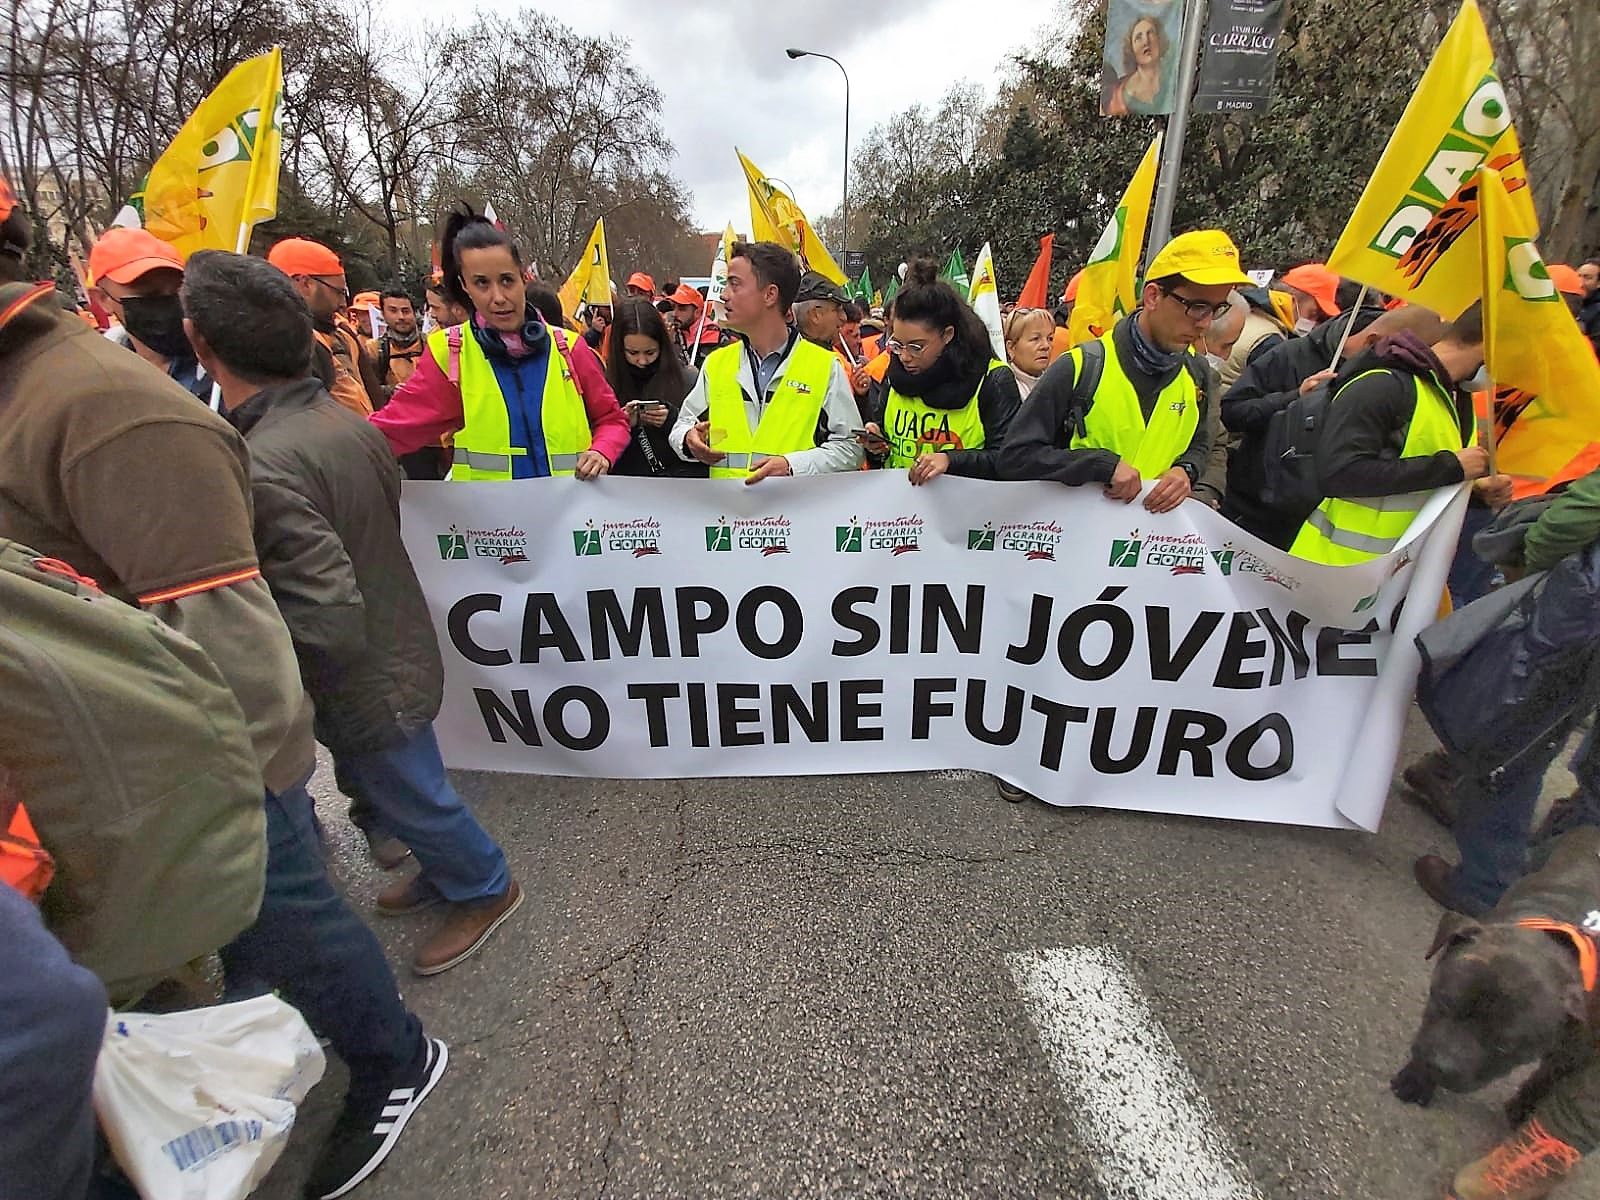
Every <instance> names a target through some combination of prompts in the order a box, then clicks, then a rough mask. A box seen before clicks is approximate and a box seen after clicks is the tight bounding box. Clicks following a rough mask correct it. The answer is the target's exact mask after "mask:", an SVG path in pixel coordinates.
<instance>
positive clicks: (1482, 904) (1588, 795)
mask: <svg viewBox="0 0 1600 1200" xmlns="http://www.w3.org/2000/svg"><path fill="white" fill-rule="evenodd" d="M1576 719H1577V718H1574V720H1575V721H1576ZM1571 732H1572V726H1571V725H1570V724H1568V725H1563V726H1562V727H1561V729H1560V730H1559V731H1558V732H1555V733H1552V734H1550V735H1549V736H1548V737H1546V738H1545V739H1544V740H1543V741H1541V742H1540V743H1538V744H1537V745H1536V746H1534V747H1533V748H1532V749H1530V750H1528V752H1527V753H1525V754H1524V755H1522V757H1521V758H1518V759H1516V760H1515V761H1513V762H1511V763H1509V764H1507V765H1506V766H1505V767H1504V768H1503V769H1502V771H1501V773H1500V775H1499V777H1498V778H1495V779H1491V780H1490V781H1489V782H1488V783H1487V784H1485V783H1482V782H1479V781H1476V780H1468V781H1465V782H1463V783H1462V785H1461V787H1462V796H1461V810H1460V812H1459V813H1458V814H1457V816H1456V823H1455V831H1454V832H1455V837H1456V847H1457V848H1458V849H1459V850H1460V851H1461V864H1460V865H1459V866H1458V867H1456V869H1455V871H1454V872H1452V874H1451V878H1450V883H1451V888H1452V890H1453V891H1454V892H1455V894H1456V897H1457V899H1459V900H1460V901H1461V902H1462V907H1463V908H1466V909H1469V910H1470V911H1472V912H1473V914H1474V915H1479V914H1480V913H1482V912H1487V911H1488V910H1489V909H1491V908H1493V907H1494V906H1495V904H1496V903H1498V902H1499V900H1500V897H1501V895H1502V894H1503V893H1504V892H1505V890H1506V889H1507V888H1508V887H1510V886H1511V885H1512V884H1513V883H1515V882H1516V881H1517V880H1518V879H1520V878H1522V875H1523V872H1524V870H1525V869H1526V864H1527V857H1528V825H1529V823H1530V822H1531V821H1532V820H1533V813H1534V810H1535V809H1536V808H1537V807H1538V805H1539V793H1540V791H1541V790H1542V789H1543V786H1544V777H1545V772H1547V771H1548V770H1549V769H1550V765H1551V764H1552V763H1554V762H1555V760H1556V757H1557V756H1558V755H1559V754H1560V753H1561V748H1562V747H1563V746H1565V745H1566V743H1567V735H1568V734H1569V733H1571ZM1595 746H1596V742H1595V739H1594V738H1592V737H1589V738H1585V739H1584V742H1583V746H1582V747H1581V748H1580V749H1579V752H1578V754H1577V755H1575V756H1574V758H1573V763H1572V770H1573V773H1574V774H1576V775H1577V777H1578V791H1579V795H1580V797H1581V800H1582V806H1583V808H1584V809H1585V810H1586V811H1587V812H1588V813H1589V814H1591V817H1590V819H1591V821H1593V822H1594V823H1600V754H1597V753H1596V752H1595Z"/></svg>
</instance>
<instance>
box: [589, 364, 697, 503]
mask: <svg viewBox="0 0 1600 1200" xmlns="http://www.w3.org/2000/svg"><path fill="white" fill-rule="evenodd" d="M679 370H680V371H682V372H683V380H684V384H683V387H681V388H675V387H670V386H668V384H667V380H666V378H665V376H664V375H663V373H662V371H661V370H660V368H659V367H658V368H657V370H656V372H655V374H653V375H651V376H650V378H649V379H647V380H646V381H645V383H644V385H643V386H642V387H641V386H637V385H635V384H634V382H633V380H631V379H628V380H617V379H611V378H610V374H611V373H610V372H609V371H607V372H606V376H607V379H608V380H609V381H610V383H611V387H612V389H613V390H614V391H615V392H616V393H617V403H618V404H619V405H626V404H627V402H628V401H629V400H659V401H661V402H662V403H663V404H665V405H666V406H667V423H666V424H665V425H661V426H651V425H646V424H645V423H644V422H643V421H638V422H636V423H635V424H634V426H633V428H632V429H631V430H629V438H628V447H627V449H625V450H624V451H623V452H622V455H621V457H620V458H618V459H617V465H616V466H615V467H613V468H612V469H611V473H612V474H613V475H631V476H636V477H639V478H650V477H652V476H655V477H672V478H681V479H704V478H706V476H708V475H709V474H710V473H711V468H710V467H708V466H706V465H705V463H701V462H685V461H684V460H683V459H681V458H679V457H678V452H677V451H676V450H674V449H673V448H672V446H671V444H670V443H669V442H668V441H667V434H669V433H671V432H672V426H673V424H674V423H676V421H677V420H678V410H679V409H681V408H682V407H683V398H684V397H685V396H687V395H688V394H689V389H690V388H692V387H694V383H695V380H696V379H697V378H698V377H699V374H700V372H699V371H698V370H696V369H695V368H694V367H691V366H689V365H688V364H687V363H684V364H682V365H680V367H679ZM623 411H624V412H626V411H627V409H626V408H624V409H623Z"/></svg>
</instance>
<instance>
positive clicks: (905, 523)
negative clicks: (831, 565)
mask: <svg viewBox="0 0 1600 1200" xmlns="http://www.w3.org/2000/svg"><path fill="white" fill-rule="evenodd" d="M833 548H834V551H835V552H836V553H839V554H862V553H867V552H870V551H875V550H881V551H886V552H888V553H889V554H891V555H897V556H898V555H901V554H910V553H912V552H913V551H916V550H921V549H922V518H921V517H919V516H917V515H916V514H914V513H913V514H912V515H911V516H909V517H887V518H874V517H869V518H868V519H867V520H865V521H863V520H861V519H860V518H859V517H851V518H850V523H849V524H848V525H835V526H834V527H833Z"/></svg>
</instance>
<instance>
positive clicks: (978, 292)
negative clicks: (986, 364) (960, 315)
mask: <svg viewBox="0 0 1600 1200" xmlns="http://www.w3.org/2000/svg"><path fill="white" fill-rule="evenodd" d="M967 303H968V304H970V305H972V311H973V312H975V313H977V314H978V316H979V317H981V318H982V319H983V326H984V328H985V329H987V330H988V331H989V344H990V345H991V346H992V347H993V348H994V356H995V357H996V358H998V359H999V360H1000V361H1001V362H1005V360H1006V339H1005V333H1004V332H1003V330H1002V326H1001V322H1000V289H999V287H998V286H997V285H996V283H995V278H994V254H993V252H992V251H991V250H990V249H989V243H988V242H985V243H984V244H983V249H982V250H979V251H978V257H977V260H976V261H975V262H974V263H973V264H972V287H971V288H970V289H969V290H968V291H967Z"/></svg>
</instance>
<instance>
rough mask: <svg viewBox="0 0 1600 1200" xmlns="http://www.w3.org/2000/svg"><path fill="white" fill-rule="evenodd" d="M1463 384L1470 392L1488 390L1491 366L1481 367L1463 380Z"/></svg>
mask: <svg viewBox="0 0 1600 1200" xmlns="http://www.w3.org/2000/svg"><path fill="white" fill-rule="evenodd" d="M1461 386H1462V387H1463V388H1465V389H1466V390H1467V391H1469V392H1486V391H1488V390H1489V368H1488V367H1479V368H1478V369H1477V370H1476V371H1474V372H1473V373H1472V374H1471V375H1469V376H1467V377H1466V378H1465V379H1463V380H1462V381H1461Z"/></svg>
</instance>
